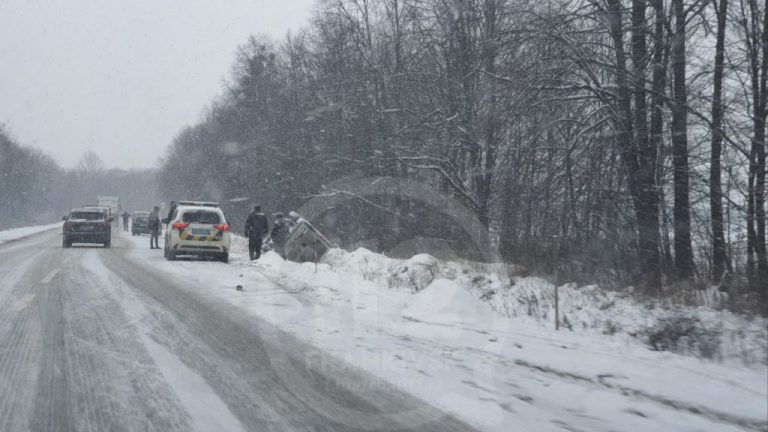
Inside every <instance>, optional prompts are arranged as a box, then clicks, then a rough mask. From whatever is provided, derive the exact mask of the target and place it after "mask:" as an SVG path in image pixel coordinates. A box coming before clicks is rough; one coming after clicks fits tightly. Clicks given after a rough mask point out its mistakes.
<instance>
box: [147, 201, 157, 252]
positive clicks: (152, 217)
mask: <svg viewBox="0 0 768 432" xmlns="http://www.w3.org/2000/svg"><path fill="white" fill-rule="evenodd" d="M159 213H160V207H158V206H155V207H153V208H152V212H151V213H150V214H149V221H148V226H149V234H150V235H149V248H150V249H160V245H159V239H160V214H159Z"/></svg>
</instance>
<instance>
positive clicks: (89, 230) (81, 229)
mask: <svg viewBox="0 0 768 432" xmlns="http://www.w3.org/2000/svg"><path fill="white" fill-rule="evenodd" d="M109 219H110V217H109V215H108V214H107V213H105V212H103V211H99V210H95V209H94V210H86V209H75V210H72V211H71V212H70V213H69V216H67V218H66V222H64V239H63V240H62V246H64V247H65V248H68V247H70V246H72V243H101V244H103V245H104V247H105V248H108V247H110V245H111V243H112V226H111V225H110V222H111V221H110V220H109Z"/></svg>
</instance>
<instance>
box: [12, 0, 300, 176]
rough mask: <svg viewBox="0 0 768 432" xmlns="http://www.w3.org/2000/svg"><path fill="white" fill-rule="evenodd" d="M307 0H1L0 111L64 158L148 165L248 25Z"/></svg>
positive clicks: (264, 25) (267, 21)
mask: <svg viewBox="0 0 768 432" xmlns="http://www.w3.org/2000/svg"><path fill="white" fill-rule="evenodd" d="M313 3H314V0H284V1H280V0H122V1H119V0H46V1H41V0H0V122H3V123H6V125H7V126H8V127H9V129H10V130H11V131H12V132H13V134H14V135H15V137H16V138H17V139H18V140H19V141H20V142H21V143H22V144H26V145H31V146H34V147H37V148H40V149H42V150H43V151H45V152H46V153H48V154H50V155H51V156H53V157H54V158H55V159H56V160H57V161H58V162H59V163H61V164H62V165H64V166H72V165H74V164H75V163H76V161H77V160H78V159H79V158H80V156H81V155H82V153H83V152H85V151H86V150H93V151H94V152H96V153H97V154H98V155H99V156H101V158H102V159H103V160H104V162H105V164H106V165H107V166H109V167H122V168H129V167H147V166H154V165H155V164H156V162H157V159H158V157H159V156H161V155H162V153H163V151H164V149H165V147H166V146H167V145H168V144H169V143H170V141H171V139H172V138H173V136H174V135H175V134H176V133H177V132H178V131H179V130H180V129H181V128H182V127H183V126H185V125H189V124H192V123H194V122H195V121H196V120H197V119H198V118H199V116H200V114H201V112H202V111H203V108H204V107H205V106H206V104H208V103H209V102H211V101H212V100H213V98H214V96H215V95H217V94H219V93H220V91H221V88H222V86H221V85H222V80H223V78H225V77H226V76H227V74H228V73H229V70H230V68H231V66H232V62H233V61H234V53H235V50H236V47H237V45H239V44H242V43H244V42H245V41H246V39H247V37H248V35H250V34H269V35H271V36H272V37H273V38H275V39H278V40H279V39H281V38H282V37H283V36H284V34H285V32H286V31H288V30H289V29H292V30H296V29H298V28H299V27H301V26H303V25H304V24H305V23H306V22H307V20H308V19H309V15H310V10H311V7H312V4H313Z"/></svg>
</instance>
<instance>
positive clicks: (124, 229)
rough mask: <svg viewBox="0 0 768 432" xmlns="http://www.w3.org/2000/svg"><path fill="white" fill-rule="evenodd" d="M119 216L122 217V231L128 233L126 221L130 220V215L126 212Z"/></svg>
mask: <svg viewBox="0 0 768 432" xmlns="http://www.w3.org/2000/svg"><path fill="white" fill-rule="evenodd" d="M121 216H122V217H123V231H128V219H130V218H131V214H130V213H128V210H126V211H124V212H123V214H122V215H121Z"/></svg>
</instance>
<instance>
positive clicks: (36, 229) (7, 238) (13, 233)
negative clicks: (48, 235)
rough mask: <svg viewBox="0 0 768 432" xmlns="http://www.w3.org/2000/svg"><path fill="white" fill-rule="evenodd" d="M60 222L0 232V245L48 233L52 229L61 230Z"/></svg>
mask: <svg viewBox="0 0 768 432" xmlns="http://www.w3.org/2000/svg"><path fill="white" fill-rule="evenodd" d="M61 224H62V223H61V222H56V223H54V224H50V225H38V226H31V227H23V228H11V229H9V230H5V231H0V244H3V243H8V242H11V241H15V240H20V239H23V238H25V237H29V236H31V235H35V234H39V233H41V232H45V231H50V230H53V229H57V228H61Z"/></svg>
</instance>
